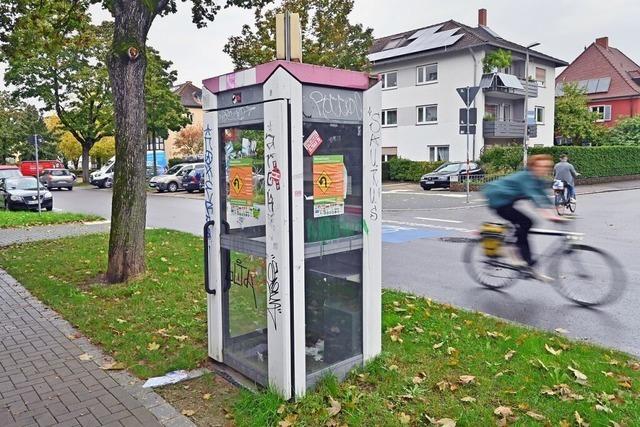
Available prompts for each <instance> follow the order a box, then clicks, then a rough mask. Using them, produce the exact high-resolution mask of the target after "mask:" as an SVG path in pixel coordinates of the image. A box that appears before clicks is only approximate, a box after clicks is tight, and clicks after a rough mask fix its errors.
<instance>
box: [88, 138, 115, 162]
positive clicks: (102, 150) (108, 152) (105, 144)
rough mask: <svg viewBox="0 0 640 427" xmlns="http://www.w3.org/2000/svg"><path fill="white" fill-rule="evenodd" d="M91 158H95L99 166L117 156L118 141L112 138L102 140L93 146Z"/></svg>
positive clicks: (90, 152)
mask: <svg viewBox="0 0 640 427" xmlns="http://www.w3.org/2000/svg"><path fill="white" fill-rule="evenodd" d="M89 154H90V155H91V157H93V158H95V159H96V160H97V161H98V163H99V164H102V163H104V162H106V161H107V160H109V159H110V158H112V157H113V156H115V155H116V141H115V139H114V138H113V137H112V136H107V137H104V138H102V139H101V140H100V141H98V142H96V143H95V144H93V147H91V151H89Z"/></svg>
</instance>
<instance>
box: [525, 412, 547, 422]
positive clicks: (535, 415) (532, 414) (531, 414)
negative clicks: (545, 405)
mask: <svg viewBox="0 0 640 427" xmlns="http://www.w3.org/2000/svg"><path fill="white" fill-rule="evenodd" d="M527 416H529V417H531V418H533V419H534V420H538V421H544V420H546V418H545V416H544V415H541V414H538V413H536V412H533V411H527Z"/></svg>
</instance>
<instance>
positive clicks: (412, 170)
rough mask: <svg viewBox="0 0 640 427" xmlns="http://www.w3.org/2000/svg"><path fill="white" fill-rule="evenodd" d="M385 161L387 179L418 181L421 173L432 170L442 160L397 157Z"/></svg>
mask: <svg viewBox="0 0 640 427" xmlns="http://www.w3.org/2000/svg"><path fill="white" fill-rule="evenodd" d="M387 163H388V164H389V166H388V167H389V180H391V181H414V182H418V181H420V178H421V177H422V175H424V174H425V173H429V172H433V170H434V169H436V168H437V167H438V166H440V165H441V164H443V163H444V162H417V161H413V160H408V159H402V158H400V157H397V158H394V159H391V160H389V162H387ZM383 173H384V169H383Z"/></svg>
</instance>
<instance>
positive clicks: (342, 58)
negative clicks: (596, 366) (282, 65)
mask: <svg viewBox="0 0 640 427" xmlns="http://www.w3.org/2000/svg"><path fill="white" fill-rule="evenodd" d="M353 1H354V0H284V1H283V2H282V3H281V5H280V6H278V7H272V8H267V7H266V6H260V7H257V8H256V10H255V22H254V27H255V29H254V28H252V27H251V26H249V25H244V26H243V27H242V32H241V34H240V35H239V36H232V37H229V39H228V42H227V44H226V45H225V47H224V51H225V52H226V53H228V54H229V55H230V56H231V59H232V60H233V64H234V66H235V67H236V69H242V68H248V67H252V66H255V65H258V64H261V63H264V62H268V61H272V60H274V59H275V56H276V43H275V29H276V24H275V15H276V13H280V12H284V11H289V12H293V13H298V14H300V24H301V28H302V59H303V61H304V62H306V63H310V64H317V65H326V66H329V67H337V68H345V69H350V70H366V69H368V67H369V62H368V60H367V53H368V51H369V48H370V47H371V44H372V43H373V30H372V29H371V28H364V27H363V26H362V24H352V23H351V22H349V14H350V13H351V11H352V10H353Z"/></svg>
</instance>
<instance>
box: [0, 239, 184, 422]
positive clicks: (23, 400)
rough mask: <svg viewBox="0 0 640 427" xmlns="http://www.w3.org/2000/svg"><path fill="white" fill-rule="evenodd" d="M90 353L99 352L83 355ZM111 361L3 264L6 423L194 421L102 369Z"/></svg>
mask: <svg viewBox="0 0 640 427" xmlns="http://www.w3.org/2000/svg"><path fill="white" fill-rule="evenodd" d="M80 229H82V230H87V229H86V228H80ZM2 231H4V230H2ZM23 236H24V235H23ZM5 241H6V240H5ZM75 337H80V338H75ZM72 338H74V339H72ZM84 353H86V354H88V355H90V356H92V359H91V360H87V361H82V360H80V359H79V356H80V355H82V354H84ZM105 360H109V359H108V358H107V357H105V356H104V354H103V353H102V352H101V351H100V349H99V348H97V347H96V346H94V345H92V344H91V343H90V342H89V341H88V340H87V339H86V338H84V337H82V336H81V335H80V334H78V332H77V331H76V330H75V329H74V328H73V327H72V326H71V325H70V324H69V323H68V322H67V321H65V320H64V319H62V318H61V317H60V316H59V315H58V314H57V313H56V312H54V311H52V310H50V309H48V308H47V307H45V306H44V305H43V304H42V303H40V302H39V301H38V300H37V299H36V298H34V297H33V296H31V294H30V293H29V292H28V291H27V290H26V289H25V288H24V287H23V286H22V285H20V284H19V283H18V282H17V281H16V280H15V279H13V278H12V277H11V276H10V275H9V274H8V273H6V272H5V271H4V270H2V269H0V426H1V427H9V426H16V427H17V426H21V427H22V426H41V427H42V426H51V425H58V426H87V427H90V426H100V425H106V426H120V427H122V426H160V425H166V426H172V427H173V426H194V424H193V423H192V422H191V421H190V420H189V419H187V418H186V417H184V416H182V415H181V414H180V413H178V412H177V411H176V410H175V408H173V407H172V406H171V405H169V404H168V403H166V402H165V401H164V400H163V399H162V398H161V397H160V396H159V395H158V394H156V393H154V392H153V391H151V390H149V389H143V388H142V381H141V380H139V379H137V378H135V377H133V376H131V375H129V374H128V373H126V372H124V371H105V370H102V369H100V365H99V364H102V363H103V362H104V361H105Z"/></svg>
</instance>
